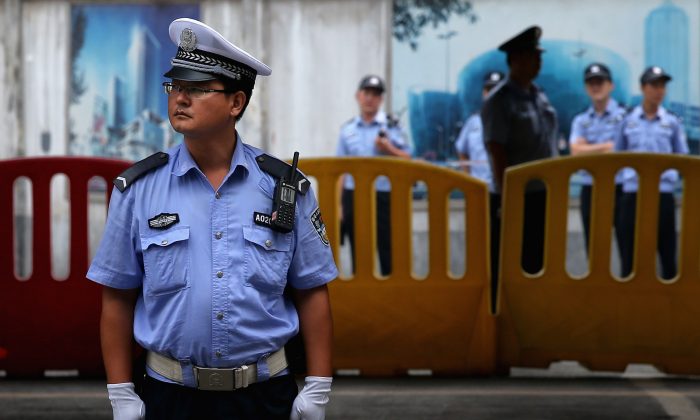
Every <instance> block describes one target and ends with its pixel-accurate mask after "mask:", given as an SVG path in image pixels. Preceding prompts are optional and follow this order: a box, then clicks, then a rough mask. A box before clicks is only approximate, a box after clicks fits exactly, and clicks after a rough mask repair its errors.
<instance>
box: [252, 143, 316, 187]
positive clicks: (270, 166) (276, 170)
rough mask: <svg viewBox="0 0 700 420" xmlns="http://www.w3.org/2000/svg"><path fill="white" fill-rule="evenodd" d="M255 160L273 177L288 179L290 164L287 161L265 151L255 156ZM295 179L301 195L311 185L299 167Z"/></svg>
mask: <svg viewBox="0 0 700 420" xmlns="http://www.w3.org/2000/svg"><path fill="white" fill-rule="evenodd" d="M255 161H256V162H258V166H259V167H260V169H262V170H263V171H265V172H267V173H268V174H270V175H272V176H274V177H275V178H284V179H287V180H289V172H290V171H291V170H292V165H290V164H288V163H287V162H283V161H281V160H279V159H277V158H275V157H272V156H270V155H268V154H265V153H263V154H262V155H260V156H258V157H256V158H255ZM296 180H297V191H299V193H300V194H302V195H304V194H306V192H307V191H308V190H309V187H310V186H311V183H309V180H308V179H306V177H305V176H304V174H302V173H301V171H299V169H297V173H296Z"/></svg>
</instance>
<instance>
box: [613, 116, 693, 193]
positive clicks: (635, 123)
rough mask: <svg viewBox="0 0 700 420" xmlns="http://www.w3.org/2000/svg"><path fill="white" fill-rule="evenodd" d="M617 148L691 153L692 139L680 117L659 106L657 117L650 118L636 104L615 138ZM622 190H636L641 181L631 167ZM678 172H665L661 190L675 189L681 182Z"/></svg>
mask: <svg viewBox="0 0 700 420" xmlns="http://www.w3.org/2000/svg"><path fill="white" fill-rule="evenodd" d="M615 150H619V151H628V152H647V153H678V154H688V142H687V140H686V136H685V130H684V129H683V124H681V122H680V120H679V119H678V117H676V116H675V115H673V114H671V113H670V112H668V111H667V110H666V109H665V108H663V107H659V109H658V111H657V113H656V116H654V118H652V119H649V118H647V117H646V116H645V114H644V110H643V109H642V107H641V106H637V107H635V108H634V109H633V110H632V112H630V113H629V114H628V115H627V117H626V118H625V119H624V121H623V123H622V127H621V128H620V130H619V132H618V136H616V140H615ZM622 176H623V184H622V190H623V191H624V192H636V191H637V189H638V187H639V180H638V178H637V174H636V172H635V171H634V170H633V169H631V168H625V169H624V171H623V175H622ZM678 179H679V175H678V171H677V170H675V169H669V170H667V171H664V172H663V173H662V174H661V182H660V185H659V190H660V191H661V192H673V190H674V188H675V187H676V185H677V184H678Z"/></svg>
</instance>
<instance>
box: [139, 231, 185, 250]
mask: <svg viewBox="0 0 700 420" xmlns="http://www.w3.org/2000/svg"><path fill="white" fill-rule="evenodd" d="M189 238H190V228H189V226H183V227H180V228H179V229H173V230H166V231H165V232H162V233H158V234H157V235H152V236H147V237H144V236H141V249H142V250H146V249H148V247H150V246H151V245H155V246H168V245H171V244H174V243H176V242H180V241H184V240H187V239H189Z"/></svg>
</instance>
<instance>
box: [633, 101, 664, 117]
mask: <svg viewBox="0 0 700 420" xmlns="http://www.w3.org/2000/svg"><path fill="white" fill-rule="evenodd" d="M634 111H635V112H636V113H637V116H638V117H639V118H641V119H643V120H644V119H646V114H645V113H644V108H642V106H641V105H637V108H635V110H634ZM667 115H668V111H666V108H664V107H663V106H661V105H659V109H657V110H656V117H655V118H654V120H663V119H665V118H666V116H667Z"/></svg>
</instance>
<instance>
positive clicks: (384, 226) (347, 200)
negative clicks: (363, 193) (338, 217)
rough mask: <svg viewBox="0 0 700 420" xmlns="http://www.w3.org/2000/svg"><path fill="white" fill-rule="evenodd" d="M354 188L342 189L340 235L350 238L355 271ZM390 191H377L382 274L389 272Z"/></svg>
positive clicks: (378, 249)
mask: <svg viewBox="0 0 700 420" xmlns="http://www.w3.org/2000/svg"><path fill="white" fill-rule="evenodd" d="M354 194H355V191H354V190H348V189H343V195H342V197H341V202H342V204H343V224H342V226H341V228H340V229H341V236H342V237H345V236H347V238H348V239H349V240H350V251H351V253H352V271H353V273H354V272H355V215H354V212H355V207H354V201H355V200H354V198H353V197H354ZM389 196H390V193H389V192H385V191H377V195H376V203H377V252H379V268H380V271H381V273H382V275H383V276H386V275H389V273H391V203H390V199H389Z"/></svg>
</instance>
